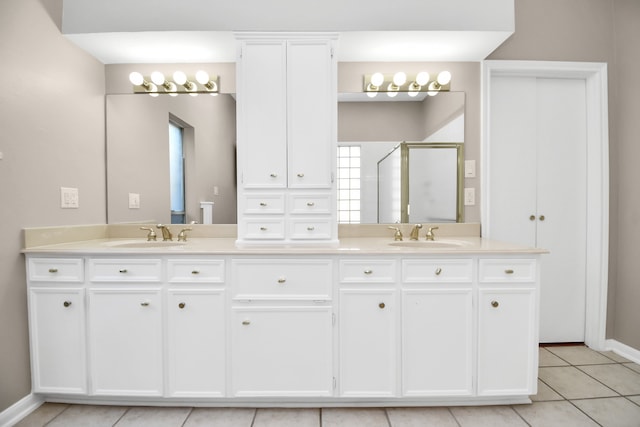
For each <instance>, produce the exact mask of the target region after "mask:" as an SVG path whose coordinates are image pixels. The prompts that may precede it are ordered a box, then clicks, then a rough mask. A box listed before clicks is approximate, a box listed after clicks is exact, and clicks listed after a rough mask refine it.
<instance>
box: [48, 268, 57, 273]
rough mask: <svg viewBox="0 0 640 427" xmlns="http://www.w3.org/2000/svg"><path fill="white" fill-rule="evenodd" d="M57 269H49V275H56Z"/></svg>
mask: <svg viewBox="0 0 640 427" xmlns="http://www.w3.org/2000/svg"><path fill="white" fill-rule="evenodd" d="M57 272H58V269H57V268H50V269H49V273H57Z"/></svg>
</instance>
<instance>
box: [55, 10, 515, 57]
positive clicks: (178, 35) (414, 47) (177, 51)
mask: <svg viewBox="0 0 640 427" xmlns="http://www.w3.org/2000/svg"><path fill="white" fill-rule="evenodd" d="M303 31H304V32H309V31H311V32H332V33H336V34H337V35H338V43H339V49H338V60H339V61H341V62H354V61H357V62H365V61H393V62H396V61H409V62H412V61H419V62H423V61H427V62H428V61H480V60H483V59H484V58H486V57H487V56H488V55H489V54H490V53H491V52H492V51H493V50H495V49H496V48H497V47H498V46H499V45H500V44H502V42H504V41H505V40H506V39H507V38H508V37H509V36H510V35H511V34H512V33H513V31H514V0H447V1H435V0H395V1H394V2H393V3H389V2H380V1H377V2H376V1H375V0H368V1H365V0H322V1H320V0H315V1H314V0H307V1H300V0H235V1H229V0H181V1H179V2H176V1H172V0H109V1H104V0H64V3H63V20H62V32H63V34H64V35H65V36H66V37H68V38H69V39H70V40H71V41H73V42H74V43H76V44H77V45H78V46H80V47H81V48H83V49H84V50H86V51H87V52H89V53H90V54H92V55H93V56H94V57H96V58H97V59H98V60H100V61H101V62H103V63H105V64H123V63H190V62H194V63H207V62H235V60H236V40H235V36H234V34H235V33H236V32H303Z"/></svg>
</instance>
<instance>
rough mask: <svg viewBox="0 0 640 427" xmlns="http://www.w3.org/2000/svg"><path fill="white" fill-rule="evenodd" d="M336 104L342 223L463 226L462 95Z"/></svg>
mask: <svg viewBox="0 0 640 427" xmlns="http://www.w3.org/2000/svg"><path fill="white" fill-rule="evenodd" d="M338 101H339V102H338V217H339V221H340V222H341V223H364V224H368V223H376V222H381V223H390V222H392V223H395V222H412V223H418V222H462V221H463V206H462V197H463V195H462V186H463V183H462V172H463V171H462V168H463V165H464V155H463V143H464V111H465V94H464V92H441V93H438V94H437V95H436V96H429V95H428V94H426V93H421V94H419V95H418V96H416V97H410V96H408V94H407V93H399V94H397V96H395V97H393V98H391V97H389V96H387V95H386V94H385V93H379V94H378V95H377V96H376V97H375V98H370V97H368V96H367V94H365V93H351V94H340V95H339V97H338ZM402 147H404V148H402ZM410 147H413V149H411V148H410ZM405 150H406V151H405ZM414 150H419V151H414ZM410 152H411V153H412V154H409V153H410ZM402 153H405V156H404V159H405V163H403V160H402V158H403V156H402ZM384 159H386V160H384ZM408 159H411V160H410V161H411V163H412V165H413V166H412V167H411V168H409V167H408V166H409V164H408V162H409V160H408ZM380 164H382V169H380V168H379V165H380ZM403 164H404V165H405V166H404V168H403V167H402V165H403ZM410 170H411V171H413V173H411V174H409V171H410ZM403 171H404V172H403ZM418 171H420V172H421V173H420V174H417V173H416V172H418ZM381 173H382V175H381ZM403 177H404V178H403ZM403 179H404V180H405V181H404V182H405V184H404V185H403V183H402V182H403ZM411 181H413V182H411ZM409 192H410V193H411V195H410V194H409ZM409 199H411V201H412V202H410V201H409ZM403 200H404V202H403ZM401 204H402V205H403V206H402V207H401ZM411 205H413V209H412V208H411ZM418 206H420V208H418Z"/></svg>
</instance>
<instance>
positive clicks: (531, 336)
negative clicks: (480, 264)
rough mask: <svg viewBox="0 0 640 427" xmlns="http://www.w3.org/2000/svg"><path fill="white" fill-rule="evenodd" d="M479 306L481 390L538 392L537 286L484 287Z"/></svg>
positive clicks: (493, 393)
mask: <svg viewBox="0 0 640 427" xmlns="http://www.w3.org/2000/svg"><path fill="white" fill-rule="evenodd" d="M478 306H479V322H478V394H479V395H481V396H500V395H511V394H520V395H531V394H535V392H536V386H537V382H536V375H537V362H538V360H537V357H538V349H537V342H538V340H537V333H536V331H537V320H536V313H535V290H534V289H532V288H529V287H524V288H513V289H480V291H479V298H478Z"/></svg>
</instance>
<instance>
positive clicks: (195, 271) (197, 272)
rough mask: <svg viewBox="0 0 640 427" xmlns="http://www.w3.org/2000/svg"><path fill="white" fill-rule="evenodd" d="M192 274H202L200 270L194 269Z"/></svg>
mask: <svg viewBox="0 0 640 427" xmlns="http://www.w3.org/2000/svg"><path fill="white" fill-rule="evenodd" d="M191 274H200V272H199V271H198V270H193V271H192V272H191Z"/></svg>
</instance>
